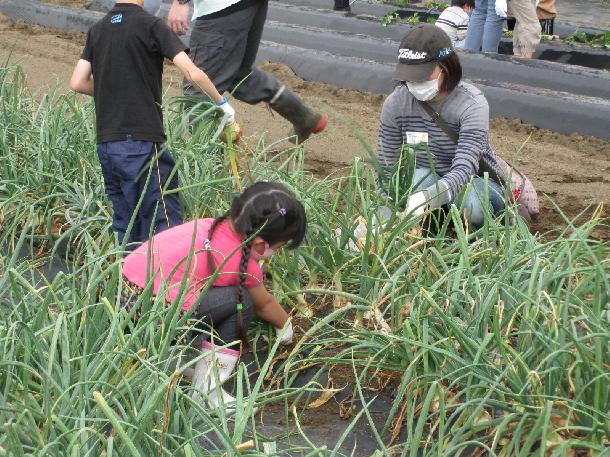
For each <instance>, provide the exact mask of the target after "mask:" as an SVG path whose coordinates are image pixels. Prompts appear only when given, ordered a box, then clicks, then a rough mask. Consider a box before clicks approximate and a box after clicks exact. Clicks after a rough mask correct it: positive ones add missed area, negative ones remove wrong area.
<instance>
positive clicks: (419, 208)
mask: <svg viewBox="0 0 610 457" xmlns="http://www.w3.org/2000/svg"><path fill="white" fill-rule="evenodd" d="M461 78H462V67H461V65H460V60H459V58H458V56H457V54H456V53H455V51H454V49H453V47H452V46H451V40H450V39H449V37H448V36H447V35H446V34H445V32H443V31H442V30H441V29H439V28H438V27H436V26H434V25H430V24H422V25H419V26H417V27H414V28H412V29H411V30H409V31H408V32H407V34H406V35H405V36H404V38H403V39H402V41H401V43H400V49H399V51H398V64H397V65H396V70H395V73H394V79H395V80H397V81H398V82H399V84H398V85H397V86H396V88H395V89H394V91H393V92H392V93H391V94H390V95H389V97H388V98H387V99H386V101H385V102H384V104H383V108H382V112H381V122H380V127H379V147H378V152H377V159H378V161H379V164H380V166H381V168H382V175H381V176H378V182H379V184H380V186H381V187H382V188H383V183H384V182H387V179H388V178H389V177H390V174H391V173H392V172H393V170H394V168H395V164H396V162H397V159H398V156H399V154H400V151H401V149H402V148H403V145H404V143H405V142H406V140H405V139H408V138H409V137H413V136H415V135H418V136H419V137H422V134H425V135H427V147H428V148H427V149H429V153H428V152H426V151H422V150H421V148H419V149H418V152H417V155H416V170H415V173H414V178H413V182H414V185H415V193H413V194H412V195H411V196H410V198H409V199H408V202H407V205H406V211H405V212H406V213H412V214H415V215H421V214H422V213H423V212H424V209H425V208H426V207H429V208H430V209H435V208H438V207H440V206H442V205H446V204H450V203H455V204H456V205H458V206H463V208H464V211H465V213H466V218H467V220H468V221H469V222H470V224H471V225H472V226H473V227H475V228H478V227H481V226H482V225H483V221H484V216H485V210H484V207H483V204H484V202H483V196H484V195H485V189H484V180H483V178H481V177H479V176H478V171H479V164H480V162H481V160H482V159H483V160H485V162H486V163H487V164H489V165H490V166H494V165H495V164H496V159H495V154H494V152H493V150H492V148H491V144H490V143H489V105H488V104H487V100H486V99H485V97H484V96H483V94H482V93H481V91H480V90H479V89H477V88H476V87H474V86H473V85H472V84H469V83H466V82H462V81H461ZM420 102H427V103H429V105H430V107H431V108H432V109H433V110H434V111H435V112H436V113H438V114H439V115H440V117H442V119H443V120H444V121H445V122H446V123H447V124H448V127H449V128H450V129H452V130H454V131H455V133H456V134H457V135H458V136H459V140H458V142H457V144H456V143H455V142H454V141H453V140H452V139H451V138H450V137H449V136H448V135H447V133H445V131H444V130H443V129H442V128H441V127H440V126H439V124H438V123H437V122H435V121H434V120H433V119H432V118H431V117H430V115H429V114H428V113H427V112H426V110H425V109H424V107H423V106H422V104H421V103H420ZM422 142H423V141H422ZM471 180H472V186H470V187H469V188H467V189H465V188H466V185H467V184H468V183H469V182H470V181H471ZM503 208H504V192H503V189H502V188H501V187H500V185H499V184H498V183H496V182H494V181H493V180H491V179H490V180H489V208H488V209H489V211H490V213H491V214H496V213H498V212H500V211H502V209H503Z"/></svg>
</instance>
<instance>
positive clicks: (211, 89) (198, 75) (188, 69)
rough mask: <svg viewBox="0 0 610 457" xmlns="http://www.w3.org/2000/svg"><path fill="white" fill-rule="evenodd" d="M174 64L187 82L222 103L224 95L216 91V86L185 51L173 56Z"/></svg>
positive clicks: (216, 101)
mask: <svg viewBox="0 0 610 457" xmlns="http://www.w3.org/2000/svg"><path fill="white" fill-rule="evenodd" d="M174 65H176V66H177V67H178V68H179V69H180V71H181V72H182V74H183V75H184V77H185V78H186V79H188V81H189V82H191V83H192V84H195V85H197V87H199V89H201V91H202V92H204V93H206V94H208V95H209V96H210V98H211V99H212V100H213V101H214V102H215V103H222V102H223V101H224V97H223V96H222V95H220V94H219V93H218V91H217V90H216V86H214V84H213V83H212V81H211V80H210V78H208V75H206V74H205V73H204V72H203V71H201V69H199V67H197V66H196V65H195V64H194V63H193V61H192V60H191V59H190V58H189V56H188V55H187V54H186V52H180V53H179V54H178V55H176V57H174Z"/></svg>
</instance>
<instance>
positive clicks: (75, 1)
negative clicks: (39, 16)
mask: <svg viewBox="0 0 610 457" xmlns="http://www.w3.org/2000/svg"><path fill="white" fill-rule="evenodd" d="M42 3H48V4H51V5H61V6H68V7H70V8H89V5H91V0H42Z"/></svg>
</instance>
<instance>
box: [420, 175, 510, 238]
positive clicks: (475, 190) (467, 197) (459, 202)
mask: <svg viewBox="0 0 610 457" xmlns="http://www.w3.org/2000/svg"><path fill="white" fill-rule="evenodd" d="M438 180H439V177H438V175H437V174H436V173H433V172H432V170H430V169H429V168H416V169H415V172H414V174H413V182H414V183H415V189H414V190H416V191H417V190H423V189H426V188H427V187H430V186H432V185H434V184H436V182H437V181H438ZM488 182H489V212H490V213H491V214H498V213H499V212H500V211H502V210H503V209H504V192H503V190H502V187H501V186H500V185H499V184H498V183H496V182H495V181H493V180H491V179H489V180H488ZM484 198H485V181H484V180H483V178H480V177H478V176H475V177H474V179H473V180H472V184H471V185H470V186H469V187H468V189H467V190H466V192H461V193H460V194H458V196H457V197H456V198H455V199H454V201H453V202H452V203H454V204H455V205H456V206H457V207H458V208H463V209H464V210H465V213H466V218H467V219H468V223H469V224H470V225H471V226H472V227H474V228H475V229H479V228H481V227H482V226H483V221H484V219H485V210H484V209H483V204H484Z"/></svg>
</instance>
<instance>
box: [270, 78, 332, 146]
mask: <svg viewBox="0 0 610 457" xmlns="http://www.w3.org/2000/svg"><path fill="white" fill-rule="evenodd" d="M269 106H270V107H271V108H272V109H273V110H274V111H276V112H277V113H278V114H279V115H280V116H282V117H283V118H285V119H287V120H288V121H289V122H290V123H291V124H292V127H293V130H292V132H291V133H290V141H291V142H293V143H299V144H300V143H303V142H304V141H305V140H307V138H309V137H310V136H311V134H312V133H320V132H321V131H322V130H324V129H325V128H326V120H327V119H326V115H323V114H319V113H314V112H313V111H312V110H311V109H310V108H309V107H308V106H307V105H305V103H303V100H301V99H300V98H299V97H298V96H297V95H296V94H295V93H293V92H291V91H290V90H288V89H287V88H286V87H285V86H282V87H281V88H280V90H278V91H277V93H276V94H275V95H274V96H273V98H272V99H271V101H270V102H269Z"/></svg>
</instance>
